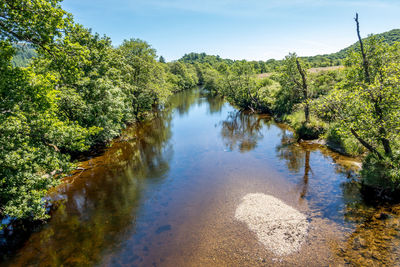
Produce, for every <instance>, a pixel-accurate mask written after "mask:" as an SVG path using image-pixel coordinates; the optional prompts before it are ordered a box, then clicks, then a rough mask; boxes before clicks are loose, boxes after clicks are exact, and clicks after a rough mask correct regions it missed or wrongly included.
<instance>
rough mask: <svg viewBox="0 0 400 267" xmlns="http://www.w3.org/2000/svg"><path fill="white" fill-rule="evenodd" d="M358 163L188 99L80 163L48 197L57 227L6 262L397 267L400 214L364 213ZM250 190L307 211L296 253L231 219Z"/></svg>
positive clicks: (203, 100) (219, 106)
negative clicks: (278, 250) (266, 242)
mask: <svg viewBox="0 0 400 267" xmlns="http://www.w3.org/2000/svg"><path fill="white" fill-rule="evenodd" d="M353 161H354V160H353V159H350V158H345V157H342V156H340V155H338V154H335V153H333V152H331V151H329V150H328V149H326V148H323V147H319V146H316V145H299V144H296V143H293V142H292V140H291V132H290V131H288V130H287V129H286V128H285V127H284V126H283V125H279V124H276V123H274V122H273V121H272V120H271V119H270V118H269V117H268V116H259V115H251V114H246V113H243V112H239V111H237V110H236V109H235V108H233V107H232V106H230V105H229V104H228V103H226V102H224V101H223V100H222V99H220V98H218V97H210V96H207V95H205V94H204V93H203V92H202V91H201V90H190V91H185V92H182V93H179V94H176V95H174V96H172V97H171V99H170V102H169V105H168V106H167V107H166V108H165V109H164V110H163V111H162V112H158V113H156V115H155V117H154V119H153V120H151V121H148V122H145V123H142V124H139V125H136V126H134V127H131V128H129V129H127V130H126V131H124V133H123V134H122V136H121V137H120V138H118V139H117V140H115V141H114V142H113V143H112V144H111V146H110V147H109V148H107V149H106V151H105V152H104V153H103V154H102V155H99V156H96V157H93V158H91V159H88V160H86V161H84V162H82V163H81V166H82V167H83V168H84V169H85V170H80V171H77V172H76V173H74V174H73V175H72V176H70V177H68V178H66V180H65V183H64V184H63V185H62V186H60V187H58V188H57V190H55V192H53V193H52V197H53V198H54V199H56V200H58V201H59V202H60V204H59V205H60V206H59V208H58V209H57V210H56V211H55V212H54V214H53V216H52V219H51V220H50V221H49V222H48V224H46V225H45V226H44V227H42V229H41V230H40V231H38V232H35V233H33V234H31V236H30V238H29V239H28V240H27V241H26V242H25V243H24V244H23V246H22V247H21V248H20V249H19V250H18V251H17V252H16V253H15V254H14V255H11V256H10V257H9V258H8V260H7V261H5V262H3V263H2V264H1V265H4V266H35V265H37V266H61V265H63V266H92V265H95V266H270V265H277V266H293V265H297V266H326V265H342V264H350V265H362V266H366V265H389V266H390V265H392V266H396V265H400V264H399V263H400V251H399V245H400V234H399V233H400V232H399V231H400V208H399V207H398V206H385V207H370V206H368V205H366V204H365V203H364V202H363V200H362V198H361V196H360V193H359V183H358V182H357V179H358V178H357V174H356V172H355V171H354V170H355V169H356V166H357V162H356V163H354V162H353ZM249 193H264V194H269V195H272V196H274V197H276V198H279V199H280V200H282V201H284V202H285V203H286V204H288V205H290V206H292V207H294V208H296V209H298V210H300V211H301V212H303V213H304V214H306V215H307V218H308V221H309V223H310V227H309V230H308V236H307V239H306V241H305V242H304V243H303V245H302V247H301V249H300V250H299V251H298V252H295V253H293V254H290V255H288V256H284V257H277V256H276V255H274V254H273V253H272V252H270V251H268V250H266V248H265V247H263V245H262V244H261V243H260V242H258V240H257V237H256V235H255V234H254V233H252V232H251V231H250V230H248V228H247V226H246V225H245V224H243V223H241V222H238V221H236V220H235V216H234V214H235V209H236V207H237V206H238V204H239V203H240V201H241V199H242V198H243V196H245V195H246V194H249ZM382 214H383V215H382Z"/></svg>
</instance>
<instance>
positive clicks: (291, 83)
mask: <svg viewBox="0 0 400 267" xmlns="http://www.w3.org/2000/svg"><path fill="white" fill-rule="evenodd" d="M304 65H305V64H304V63H302V62H301V59H300V58H298V57H297V55H296V53H290V54H289V55H288V56H286V57H285V61H284V64H283V67H282V70H281V71H282V79H281V84H282V90H286V91H287V94H285V95H286V96H288V97H290V99H289V103H288V105H294V104H297V103H300V102H303V104H304V117H305V123H309V122H310V103H309V96H310V93H309V87H308V83H307V73H306V71H305V70H304V69H305V68H304ZM283 101H287V100H283ZM291 108H292V107H289V109H291ZM290 111H291V110H287V113H290Z"/></svg>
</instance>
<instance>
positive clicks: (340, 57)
mask: <svg viewBox="0 0 400 267" xmlns="http://www.w3.org/2000/svg"><path fill="white" fill-rule="evenodd" d="M374 36H375V37H377V38H379V39H382V40H384V42H385V43H388V44H389V45H392V44H393V43H394V42H398V41H400V29H394V30H391V31H388V32H384V33H380V34H375V35H374ZM365 39H368V37H367V38H365ZM365 39H364V40H365ZM353 49H359V46H358V45H357V43H354V44H353V45H351V46H349V47H347V48H344V49H342V50H340V51H339V52H336V53H332V54H326V55H317V56H310V57H300V58H301V59H302V60H303V61H304V62H306V63H308V65H309V66H310V67H311V68H316V67H329V66H340V65H343V64H344V59H345V58H346V56H347V55H348V53H349V51H352V50H353ZM179 61H181V62H185V63H192V64H193V63H196V62H197V63H208V64H211V65H214V64H215V63H218V62H225V63H226V64H228V65H232V64H233V63H234V62H235V60H232V59H223V58H221V57H220V56H213V55H207V54H206V53H190V54H185V55H184V56H183V57H182V58H181V59H179ZM247 62H249V64H252V65H253V68H254V70H255V71H256V72H257V73H267V72H273V71H276V70H277V69H278V67H279V66H281V65H282V64H283V62H284V60H275V59H269V60H267V61H261V60H259V61H247Z"/></svg>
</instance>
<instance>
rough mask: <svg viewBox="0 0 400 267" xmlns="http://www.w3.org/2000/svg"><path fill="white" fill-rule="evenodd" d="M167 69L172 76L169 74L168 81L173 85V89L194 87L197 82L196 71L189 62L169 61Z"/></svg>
mask: <svg viewBox="0 0 400 267" xmlns="http://www.w3.org/2000/svg"><path fill="white" fill-rule="evenodd" d="M168 65H169V71H170V72H171V74H173V76H170V80H169V81H170V82H171V83H172V84H173V85H174V89H173V90H174V91H175V92H176V91H179V90H184V89H190V88H193V87H195V86H196V85H197V84H198V83H199V80H198V77H197V71H196V69H195V67H194V66H193V65H191V64H185V63H182V62H179V61H177V62H172V63H169V64H168Z"/></svg>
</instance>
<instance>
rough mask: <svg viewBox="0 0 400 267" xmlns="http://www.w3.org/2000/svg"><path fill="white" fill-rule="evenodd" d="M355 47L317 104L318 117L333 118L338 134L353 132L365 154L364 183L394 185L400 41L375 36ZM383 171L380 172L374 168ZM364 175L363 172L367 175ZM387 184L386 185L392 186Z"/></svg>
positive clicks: (399, 119)
mask: <svg viewBox="0 0 400 267" xmlns="http://www.w3.org/2000/svg"><path fill="white" fill-rule="evenodd" d="M364 47H365V60H364V59H363V56H362V53H361V52H360V51H353V52H351V53H349V57H348V58H347V59H346V66H347V68H346V78H345V79H344V80H343V81H342V82H341V83H339V84H338V86H337V88H336V89H335V90H332V91H331V92H330V93H329V94H328V95H327V96H326V97H324V98H322V99H321V100H320V101H318V102H317V109H318V111H319V115H320V117H321V118H324V119H325V120H327V121H336V122H337V123H338V129H337V130H336V131H338V133H339V135H340V136H343V137H344V138H346V137H348V136H353V137H354V138H356V139H357V140H358V141H359V142H360V143H361V144H362V145H363V146H364V147H365V149H367V150H368V151H369V153H370V155H369V156H368V157H367V159H366V163H367V164H370V166H367V165H365V166H364V167H365V168H366V170H367V171H363V177H364V178H365V183H366V184H367V185H371V186H376V185H378V184H379V183H380V182H379V180H381V181H382V184H381V185H382V186H389V185H390V184H389V183H388V181H392V182H393V183H399V182H400V181H399V180H398V176H397V173H398V167H399V166H398V165H399V163H398V157H397V156H396V155H397V153H398V150H399V147H398V143H397V141H396V140H398V138H399V130H400V116H399V115H400V114H399V112H400V111H399V110H400V109H399V108H400V106H399V105H400V88H399V77H400V67H399V66H400V65H399V59H400V45H399V44H398V43H396V44H394V45H392V46H390V45H388V44H387V43H384V42H383V41H382V40H379V39H377V38H375V37H370V38H368V39H366V40H365V42H364ZM383 167H384V168H385V169H386V170H380V168H383ZM368 173H369V174H368ZM396 186H397V185H396V184H393V185H390V188H394V187H396Z"/></svg>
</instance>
